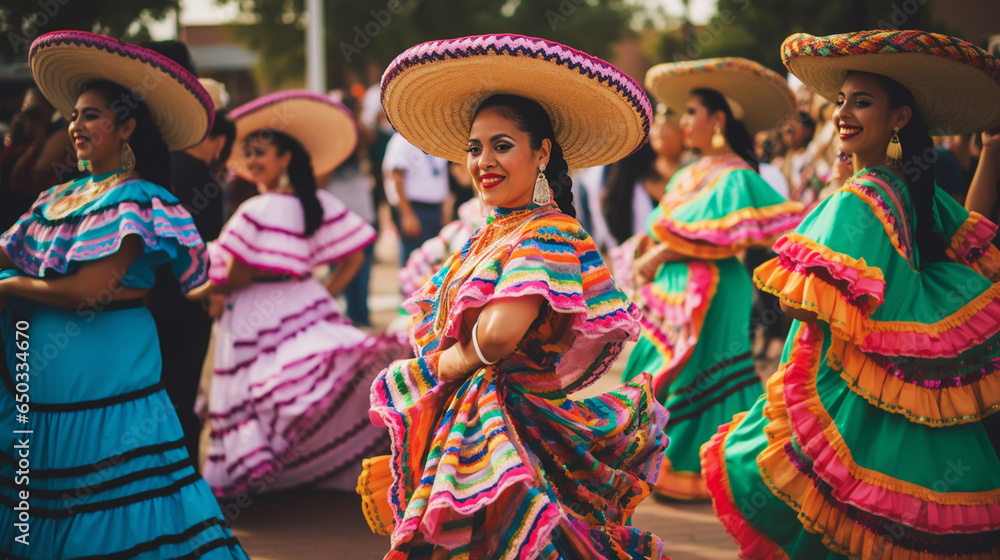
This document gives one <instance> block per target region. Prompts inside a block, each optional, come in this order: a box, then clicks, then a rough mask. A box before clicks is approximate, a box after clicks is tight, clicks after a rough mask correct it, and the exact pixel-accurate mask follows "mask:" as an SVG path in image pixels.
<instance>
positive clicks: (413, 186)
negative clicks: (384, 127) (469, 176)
mask: <svg viewBox="0 0 1000 560" xmlns="http://www.w3.org/2000/svg"><path fill="white" fill-rule="evenodd" d="M393 171H402V172H403V174H404V175H405V180H404V181H403V190H404V192H405V193H406V198H407V199H408V200H409V201H410V202H422V203H425V204H440V203H442V202H444V201H445V199H447V198H448V162H447V161H445V160H443V159H441V158H439V157H434V156H431V155H428V154H426V153H424V152H423V151H422V150H421V149H420V148H418V147H416V146H414V145H413V144H410V143H409V142H407V141H406V138H403V137H402V136H401V135H400V134H398V133H397V134H393V135H392V138H390V139H389V144H388V145H386V148H385V159H383V160H382V176H383V178H384V180H385V197H386V199H387V200H388V201H389V204H391V205H393V206H399V196H398V195H397V194H396V184H395V182H394V181H393V180H392V172H393Z"/></svg>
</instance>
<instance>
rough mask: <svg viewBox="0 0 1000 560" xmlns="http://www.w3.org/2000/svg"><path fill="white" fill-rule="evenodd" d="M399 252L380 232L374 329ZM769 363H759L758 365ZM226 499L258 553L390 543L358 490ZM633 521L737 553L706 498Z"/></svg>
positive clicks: (703, 557) (361, 548)
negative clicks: (372, 526) (374, 525)
mask: <svg viewBox="0 0 1000 560" xmlns="http://www.w3.org/2000/svg"><path fill="white" fill-rule="evenodd" d="M394 252H395V248H394V245H393V242H392V240H391V239H389V238H386V237H383V239H382V240H380V243H379V246H378V248H377V255H378V263H377V264H376V268H375V270H374V271H373V284H372V303H373V309H374V311H375V312H374V313H373V316H372V320H373V322H374V323H375V328H376V329H378V328H384V327H385V325H387V324H388V323H389V322H390V321H391V320H392V319H393V318H395V317H396V309H397V306H398V303H399V301H400V298H399V296H398V295H397V292H398V282H397V281H396V280H395V272H396V270H397V265H396V263H395V259H394V257H393V254H394ZM619 363H620V364H621V363H623V360H620V361H619ZM768 367H770V366H769V365H766V364H761V368H760V369H762V370H766V369H767V368H768ZM617 373H618V371H612V372H611V373H610V374H609V375H607V376H606V377H605V378H604V379H602V380H601V381H600V382H598V383H597V384H595V387H593V388H592V389H590V390H589V391H588V393H591V392H603V391H607V390H609V389H612V388H614V387H615V385H616V384H617V379H618V375H617ZM203 447H207V446H203ZM227 507H229V508H230V511H229V516H230V517H231V518H234V522H233V532H234V533H235V534H236V535H237V536H238V537H239V539H240V541H241V542H242V543H243V545H244V547H245V549H246V551H247V552H248V553H249V554H250V556H251V558H253V559H254V560H319V559H323V560H376V559H379V558H382V557H383V556H384V554H385V552H386V550H387V548H388V539H387V538H386V537H381V536H377V535H374V534H372V533H371V531H370V530H369V529H368V525H367V523H366V522H365V520H364V517H363V516H362V514H361V506H360V498H359V497H358V496H357V495H355V494H353V493H338V492H324V491H316V490H299V491H293V492H285V493H279V494H264V495H257V496H252V497H251V498H250V502H249V503H244V504H243V507H240V506H239V505H237V504H232V505H229V506H227ZM633 521H634V523H635V524H636V525H637V526H639V527H642V528H645V529H648V530H651V531H653V532H654V533H655V534H657V535H658V536H660V537H661V538H662V539H663V540H664V541H665V542H666V549H667V553H668V554H669V555H670V557H671V558H674V559H675V560H721V559H731V558H735V557H736V552H735V551H736V548H735V546H734V544H733V542H732V540H731V539H730V538H729V536H728V535H726V533H725V531H724V530H723V529H722V526H721V525H720V524H719V522H718V520H717V519H716V518H715V515H714V514H713V513H712V507H711V505H710V504H708V503H700V504H662V503H658V502H656V501H654V500H652V499H649V500H646V501H645V502H643V503H642V504H641V505H640V506H639V509H638V511H637V512H636V515H635V517H634V519H633Z"/></svg>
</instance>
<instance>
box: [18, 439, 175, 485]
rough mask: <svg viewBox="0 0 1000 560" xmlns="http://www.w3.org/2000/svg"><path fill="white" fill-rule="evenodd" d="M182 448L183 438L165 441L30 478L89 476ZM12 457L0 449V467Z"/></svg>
mask: <svg viewBox="0 0 1000 560" xmlns="http://www.w3.org/2000/svg"><path fill="white" fill-rule="evenodd" d="M183 447H184V438H180V439H175V440H174V441H166V442H163V443H157V444H154V445H147V446H145V447H136V448H134V449H129V450H128V451H124V452H122V453H119V454H118V455H112V456H110V457H106V458H104V459H101V460H100V461H97V462H95V463H90V464H86V465H79V466H76V467H65V468H60V469H35V468H32V469H31V477H32V478H65V477H70V476H79V475H85V474H90V473H92V472H100V471H101V470H103V469H106V468H108V467H109V466H115V465H120V464H122V463H124V462H125V461H131V460H132V459H136V458H138V457H144V456H146V455H153V454H155V453H164V452H167V451H173V450H174V449H181V448H183ZM13 462H14V456H13V455H9V454H8V453H7V452H6V451H4V450H2V449H0V465H2V464H4V463H13Z"/></svg>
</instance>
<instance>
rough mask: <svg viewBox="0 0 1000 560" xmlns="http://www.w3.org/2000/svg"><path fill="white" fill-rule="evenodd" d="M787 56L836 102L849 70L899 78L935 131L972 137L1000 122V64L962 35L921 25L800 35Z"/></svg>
mask: <svg viewBox="0 0 1000 560" xmlns="http://www.w3.org/2000/svg"><path fill="white" fill-rule="evenodd" d="M890 55H891V56H890ZM781 60H782V61H783V62H784V63H785V66H786V67H787V68H788V70H789V71H790V72H792V73H793V74H795V75H796V76H798V77H799V79H800V80H802V81H803V82H804V83H805V84H806V86H808V87H809V89H811V90H813V91H814V92H816V93H817V94H819V95H821V96H822V97H824V98H826V99H827V100H829V101H831V102H836V101H837V93H838V91H840V87H841V86H842V85H843V83H844V78H845V77H846V76H847V72H849V71H852V70H853V71H861V72H870V73H872V74H880V75H882V76H886V77H887V78H892V79H893V80H895V81H897V82H899V83H900V84H902V85H903V86H905V87H906V88H907V89H909V90H910V92H911V93H912V94H913V98H914V100H915V101H916V104H917V110H918V111H919V112H920V115H921V117H923V119H924V122H926V123H927V127H928V128H929V129H930V132H931V134H935V135H950V134H967V133H970V132H975V131H978V130H983V129H986V128H990V127H991V125H995V124H998V123H1000V61H998V60H997V59H996V58H995V57H993V56H991V55H990V54H989V53H987V52H986V51H984V50H983V49H981V48H979V47H977V46H975V45H973V44H971V43H968V42H966V41H963V40H961V39H958V38H956V37H949V36H947V35H940V34H937V33H927V32H925V31H916V30H905V31H896V30H891V31H882V30H876V31H858V32H856V33H845V34H842V35H830V36H829V37H814V36H812V35H807V34H805V33H800V34H796V35H792V36H791V37H789V38H787V39H785V41H784V42H783V43H782V44H781Z"/></svg>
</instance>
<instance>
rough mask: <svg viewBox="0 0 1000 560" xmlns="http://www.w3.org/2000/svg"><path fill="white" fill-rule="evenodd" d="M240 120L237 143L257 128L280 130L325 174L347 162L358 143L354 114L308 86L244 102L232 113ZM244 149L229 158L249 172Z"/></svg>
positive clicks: (237, 167) (242, 170) (230, 116)
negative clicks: (304, 151) (307, 88)
mask: <svg viewBox="0 0 1000 560" xmlns="http://www.w3.org/2000/svg"><path fill="white" fill-rule="evenodd" d="M229 118H231V119H233V121H235V122H236V145H237V146H239V145H240V144H241V143H242V142H243V139H244V138H246V136H247V135H248V134H250V133H251V132H254V131H257V130H264V129H270V130H276V131H278V132H282V133H284V134H287V135H288V136H291V137H292V138H294V139H295V140H296V141H298V142H299V143H300V144H302V147H303V148H304V149H305V150H306V152H308V153H309V157H310V159H312V166H313V172H314V173H315V174H316V175H324V174H326V173H329V172H330V171H333V169H334V168H336V167H337V166H338V165H340V164H341V163H343V162H344V160H346V159H347V158H348V157H349V156H350V155H351V153H353V152H354V148H355V147H356V146H357V144H358V128H357V125H356V124H355V122H354V114H353V113H351V110H350V109H348V108H347V107H345V106H344V105H343V104H342V103H340V102H338V101H334V100H333V99H330V98H329V97H328V96H326V95H322V94H319V93H315V92H312V91H307V90H300V89H297V90H288V91H279V92H277V93H272V94H270V95H265V96H264V97H261V98H258V99H256V100H254V101H251V102H249V103H246V104H244V105H241V106H239V107H237V108H235V109H233V110H232V111H231V112H230V113H229ZM245 161H246V158H245V157H244V156H243V150H241V149H236V150H233V155H232V157H230V159H229V163H230V165H232V166H233V167H234V168H235V170H236V172H237V173H240V174H241V175H246V171H245V169H246V167H245V163H244V162H245Z"/></svg>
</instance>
